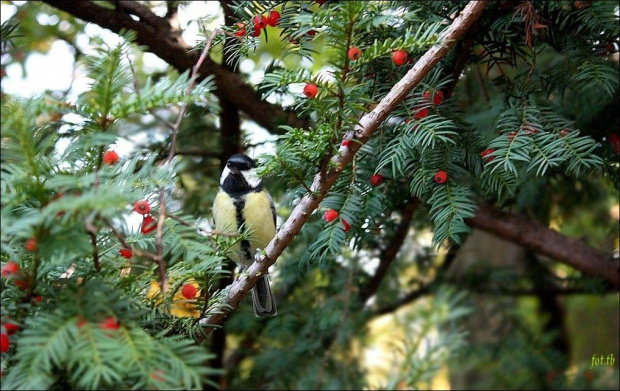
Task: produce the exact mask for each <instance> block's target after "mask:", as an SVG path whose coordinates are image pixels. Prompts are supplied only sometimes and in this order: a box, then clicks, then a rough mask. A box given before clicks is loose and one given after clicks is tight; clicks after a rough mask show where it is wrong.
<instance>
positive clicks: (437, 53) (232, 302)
mask: <svg viewBox="0 0 620 391" xmlns="http://www.w3.org/2000/svg"><path fill="white" fill-rule="evenodd" d="M486 5H487V3H486V2H485V1H471V2H469V3H468V4H467V6H466V7H465V9H464V10H463V11H462V12H461V13H460V15H459V17H458V18H456V19H455V21H454V22H453V23H452V25H451V26H450V27H449V28H448V29H447V30H446V32H445V34H444V35H443V36H442V37H440V44H437V45H435V46H433V47H432V48H431V49H429V50H428V51H427V52H426V53H425V54H424V55H423V56H422V57H421V58H420V59H419V60H418V62H417V63H416V64H415V65H414V66H413V68H411V69H410V70H409V72H407V74H406V75H405V76H404V77H403V78H402V79H401V80H400V81H399V82H398V83H397V84H396V85H395V86H394V87H393V88H392V89H391V91H390V92H389V93H388V94H387V95H386V96H385V98H383V99H382V100H381V102H379V104H378V105H377V106H376V107H375V109H374V110H372V111H371V112H370V113H368V114H366V115H364V116H363V117H362V118H361V119H360V121H359V123H358V125H357V126H356V127H355V129H354V130H353V132H352V133H353V134H348V135H345V138H355V139H357V140H358V141H359V143H358V142H354V143H353V144H352V145H351V146H349V147H348V148H347V147H341V148H340V151H339V152H340V154H338V155H335V156H334V157H333V158H332V159H331V164H330V167H333V168H332V169H331V170H330V171H328V172H327V173H325V174H324V175H323V174H320V173H319V174H317V175H316V176H315V178H314V182H313V183H312V186H311V189H312V190H313V193H309V194H306V195H305V196H304V197H303V198H302V199H301V201H300V202H299V204H298V205H297V206H296V207H295V209H294V210H293V212H292V213H291V215H290V216H289V218H288V219H287V221H286V222H285V223H284V224H283V225H282V227H281V228H280V231H278V233H277V234H276V236H275V238H274V239H273V240H272V241H271V242H270V243H269V245H268V246H267V248H265V254H264V255H263V256H261V257H259V258H258V259H257V260H256V262H254V263H253V264H252V265H250V267H249V268H248V269H247V271H246V272H247V275H246V276H245V278H243V279H239V280H237V281H235V282H234V283H233V284H232V285H231V286H230V288H229V290H228V295H227V297H226V300H225V303H224V306H223V308H221V309H220V310H218V311H216V313H214V314H213V315H211V316H209V317H208V318H206V319H204V320H202V321H201V324H205V325H218V324H219V323H220V322H221V321H222V320H223V319H224V317H225V316H226V315H227V314H228V312H229V311H228V310H226V309H225V308H233V309H236V308H238V307H239V303H240V302H241V300H242V299H243V297H245V295H247V293H248V292H249V291H250V289H251V288H252V287H253V286H254V285H255V284H256V281H258V279H259V278H260V276H262V275H263V274H265V273H266V272H267V270H268V268H269V266H271V265H272V264H274V263H275V261H276V259H277V258H278V257H279V256H280V254H282V252H283V251H284V249H285V248H286V247H287V246H288V244H289V243H290V242H291V240H293V238H294V237H295V236H296V235H297V234H298V233H299V231H300V230H301V228H302V227H303V225H304V224H305V223H306V221H308V219H309V218H310V215H311V214H312V212H313V211H314V210H315V209H316V208H317V207H318V205H319V203H320V202H321V201H322V200H323V198H325V196H326V195H327V192H328V191H329V189H330V188H331V187H332V185H333V184H334V183H335V182H336V179H338V177H339V176H340V173H341V172H342V170H343V169H344V167H346V165H347V164H349V162H351V160H352V159H353V156H354V155H355V153H357V151H358V149H359V148H360V147H361V145H362V144H364V143H366V142H367V141H368V140H369V139H370V137H371V136H372V135H373V133H374V132H375V131H376V130H377V128H378V127H379V125H381V123H382V122H383V121H384V120H386V119H387V118H388V116H389V114H390V113H391V112H392V111H393V110H394V109H395V108H396V107H397V105H398V104H399V103H400V102H402V101H403V99H405V97H406V96H407V94H408V93H409V92H411V90H412V89H413V88H414V87H415V86H416V85H417V84H418V83H419V82H420V81H421V80H422V79H423V78H424V77H425V76H426V75H427V74H428V73H429V72H430V71H431V70H432V68H433V67H434V66H435V65H436V64H437V63H438V62H439V61H440V60H441V59H442V58H443V57H444V56H445V55H446V54H447V53H448V51H449V50H450V49H451V48H452V47H453V46H454V43H455V42H456V40H457V39H459V38H460V37H461V36H462V35H463V34H464V33H465V31H467V29H468V28H469V27H470V26H471V25H472V23H473V22H474V21H475V20H476V19H477V18H478V17H479V16H480V15H481V13H482V11H483V10H484V8H485V7H486ZM351 136H353V137H351ZM229 306H230V307H229ZM207 332H208V330H207Z"/></svg>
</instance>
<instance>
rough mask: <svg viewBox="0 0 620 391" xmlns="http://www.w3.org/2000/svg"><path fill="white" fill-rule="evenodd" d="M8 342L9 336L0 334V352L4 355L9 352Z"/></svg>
mask: <svg viewBox="0 0 620 391" xmlns="http://www.w3.org/2000/svg"><path fill="white" fill-rule="evenodd" d="M9 346H10V341H9V336H8V335H7V334H5V333H2V334H0V352H2V353H6V352H8V351H9Z"/></svg>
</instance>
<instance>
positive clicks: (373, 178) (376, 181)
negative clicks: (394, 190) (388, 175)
mask: <svg viewBox="0 0 620 391" xmlns="http://www.w3.org/2000/svg"><path fill="white" fill-rule="evenodd" d="M370 183H372V185H373V186H379V185H380V184H382V183H383V176H381V175H379V174H375V175H373V176H371V177H370Z"/></svg>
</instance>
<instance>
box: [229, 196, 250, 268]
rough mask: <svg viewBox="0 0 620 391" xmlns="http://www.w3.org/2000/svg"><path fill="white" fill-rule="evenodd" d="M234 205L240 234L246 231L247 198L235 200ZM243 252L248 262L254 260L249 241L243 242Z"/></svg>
mask: <svg viewBox="0 0 620 391" xmlns="http://www.w3.org/2000/svg"><path fill="white" fill-rule="evenodd" d="M233 204H234V205H235V211H236V215H237V216H236V217H237V227H239V233H242V232H243V230H244V229H245V219H244V218H243V208H245V197H239V198H234V200H233ZM241 251H243V255H244V256H245V257H246V258H247V259H248V261H251V260H252V254H251V253H250V242H249V241H248V240H246V239H244V240H242V241H241Z"/></svg>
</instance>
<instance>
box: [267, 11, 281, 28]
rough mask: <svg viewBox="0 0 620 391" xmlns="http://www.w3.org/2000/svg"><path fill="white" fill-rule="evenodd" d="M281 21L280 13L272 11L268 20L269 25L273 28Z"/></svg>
mask: <svg viewBox="0 0 620 391" xmlns="http://www.w3.org/2000/svg"><path fill="white" fill-rule="evenodd" d="M279 21H280V13H279V12H278V11H271V12H270V13H269V17H268V18H267V24H268V25H270V26H273V27H276V26H277V25H278V22H279Z"/></svg>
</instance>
